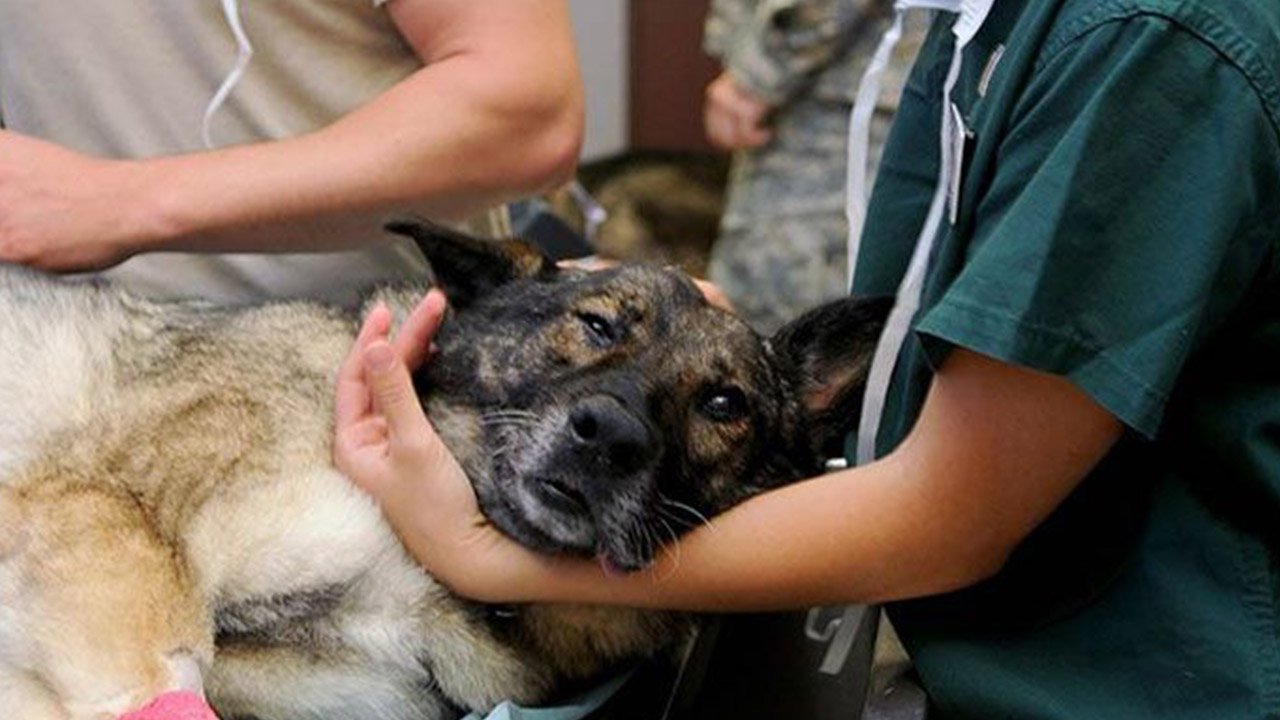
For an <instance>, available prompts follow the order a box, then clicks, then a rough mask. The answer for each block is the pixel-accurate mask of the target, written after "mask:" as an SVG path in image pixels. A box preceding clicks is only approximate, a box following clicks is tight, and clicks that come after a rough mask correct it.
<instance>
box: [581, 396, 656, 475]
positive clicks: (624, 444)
mask: <svg viewBox="0 0 1280 720" xmlns="http://www.w3.org/2000/svg"><path fill="white" fill-rule="evenodd" d="M569 430H570V432H571V433H572V435H573V441H574V444H575V446H576V448H577V449H578V450H579V451H581V452H584V453H587V454H588V457H589V458H590V459H591V460H592V461H594V462H600V463H602V464H605V465H606V467H603V468H601V469H602V470H615V471H619V470H620V471H623V472H630V471H632V470H636V469H638V468H639V467H640V466H641V465H643V464H644V463H645V461H646V460H647V459H648V457H649V455H650V454H651V451H652V449H653V433H652V432H651V431H650V430H649V427H648V425H646V424H645V423H644V421H643V420H641V419H640V418H638V417H636V415H635V414H634V413H632V412H631V411H630V410H628V409H627V408H626V407H624V406H623V404H622V403H621V402H619V401H618V400H617V399H616V398H614V397H612V396H610V395H593V396H591V397H588V398H584V399H582V400H579V401H578V402H577V404H575V405H574V406H573V410H571V411H570V412H569Z"/></svg>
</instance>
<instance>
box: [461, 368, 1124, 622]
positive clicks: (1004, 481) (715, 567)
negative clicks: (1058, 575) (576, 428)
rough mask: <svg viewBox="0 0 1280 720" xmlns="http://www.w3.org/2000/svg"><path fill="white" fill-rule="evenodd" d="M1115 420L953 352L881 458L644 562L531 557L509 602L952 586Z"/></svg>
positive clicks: (761, 602)
mask: <svg viewBox="0 0 1280 720" xmlns="http://www.w3.org/2000/svg"><path fill="white" fill-rule="evenodd" d="M1121 430H1122V426H1121V425H1120V423H1119V422H1118V421H1117V420H1116V419H1115V418H1114V417H1112V416H1111V415H1110V414H1109V413H1107V412H1106V411H1105V410H1104V409H1103V408H1101V407H1100V406H1098V405H1097V404H1096V403H1095V402H1094V401H1093V400H1092V399H1091V398H1089V396H1087V395H1085V394H1084V393H1082V392H1080V391H1079V390H1077V389H1076V388H1075V387H1073V386H1072V385H1071V384H1070V383H1069V382H1067V381H1065V380H1063V379H1062V378H1059V377H1055V376H1052V375H1045V374H1041V373H1036V372H1033V371H1029V370H1026V369H1022V368H1016V367H1014V366H1010V365H1005V364H1003V363H1000V362H997V361H994V360H991V359H989V358H983V357H981V356H978V355H975V354H973V353H969V352H967V351H956V352H955V353H953V355H952V356H951V357H950V358H949V359H948V361H947V363H946V364H945V365H944V366H943V369H942V370H941V371H940V372H939V374H938V375H937V376H936V377H935V380H934V384H933V386H932V388H931V390H930V393H929V397H928V399H927V401H926V402H925V408H924V410H923V412H922V414H921V416H920V419H919V420H918V421H917V423H916V426H915V428H914V429H913V430H912V433H911V435H910V436H908V438H907V439H906V440H905V441H904V442H903V443H902V445H900V446H899V447H898V449H896V450H895V451H894V452H893V453H892V454H891V455H889V456H888V457H886V458H885V459H883V460H880V461H879V462H875V463H872V464H869V465H867V466H865V467H859V468H854V469H851V470H844V471H841V472H839V473H833V474H830V475H826V476H823V477H819V478H815V479H812V480H807V481H804V482H800V483H797V484H795V485H791V486H787V487H784V488H781V489H778V490H774V491H770V492H768V493H765V494H763V495H760V496H758V497H756V498H754V499H752V500H749V501H747V502H745V503H743V504H741V505H739V506H737V507H735V508H733V509H730V510H729V511H727V512H725V513H724V514H722V515H720V516H718V517H716V518H713V519H712V521H711V523H710V525H709V526H707V527H703V528H699V529H697V530H695V531H693V532H691V533H689V534H688V535H687V536H686V537H685V538H683V539H682V540H681V541H680V542H679V543H678V544H677V545H676V546H674V547H671V548H668V549H667V550H666V551H665V554H663V555H662V556H661V557H660V558H659V560H658V562H657V564H656V565H655V567H654V568H653V570H652V571H651V572H642V573H636V574H634V575H631V576H627V577H623V578H618V577H609V576H606V575H605V574H604V572H603V571H602V570H600V569H598V568H597V567H595V566H594V565H593V564H590V563H587V562H584V561H568V560H555V561H546V562H542V563H540V564H530V567H532V569H531V570H530V571H529V573H528V576H527V577H520V578H518V580H519V581H520V583H519V585H520V590H522V591H523V592H522V593H521V594H522V595H523V597H521V598H520V599H526V600H533V601H577V602H600V603H610V604H625V605H639V606H646V607H661V608H677V609H680V608H683V609H696V610H761V609H771V608H786V607H804V606H809V605H822V604H839V603H849V602H868V601H881V600H891V599H899V598H907V597H916V596H922V595H929V594H934V593H939V592H945V591H948V590H954V589H958V588H961V587H964V586H967V585H970V584H972V583H975V582H978V581H979V580H982V579H983V578H986V577H988V576H990V575H991V574H993V573H995V572H997V571H998V570H999V568H1000V567H1001V566H1002V565H1003V563H1004V561H1005V559H1006V558H1007V557H1008V555H1009V553H1010V552H1012V551H1013V549H1014V548H1015V547H1016V546H1017V544H1018V543H1019V542H1021V541H1022V539H1023V538H1025V537H1026V536H1027V534H1028V533H1030V532H1031V531H1032V529H1033V528H1034V527H1035V526H1036V525H1038V524H1039V523H1040V522H1041V521H1042V520H1043V519H1044V518H1045V517H1047V516H1048V514H1049V513H1050V512H1052V510H1053V508H1055V507H1056V506H1057V505H1058V503H1060V502H1061V501H1062V500H1063V499H1064V498H1065V497H1066V496H1067V495H1068V494H1069V493H1070V492H1071V490H1072V489H1073V488H1074V487H1075V486H1076V485H1077V484H1078V483H1079V482H1080V480H1081V478H1083V477H1084V476H1085V475H1086V474H1087V473H1088V471H1089V470H1090V468H1092V467H1093V465H1094V464H1095V463H1096V462H1097V461H1098V460H1099V459H1100V458H1102V457H1103V456H1104V455H1105V453H1106V452H1107V450H1108V449H1109V448H1110V447H1111V446H1112V444H1113V443H1114V442H1115V441H1116V439H1117V438H1118V437H1119V436H1120V433H1121ZM516 567H520V565H518V564H517V565H516ZM477 590H479V591H481V592H483V591H484V590H486V588H477ZM463 592H464V593H465V592H467V589H466V588H463Z"/></svg>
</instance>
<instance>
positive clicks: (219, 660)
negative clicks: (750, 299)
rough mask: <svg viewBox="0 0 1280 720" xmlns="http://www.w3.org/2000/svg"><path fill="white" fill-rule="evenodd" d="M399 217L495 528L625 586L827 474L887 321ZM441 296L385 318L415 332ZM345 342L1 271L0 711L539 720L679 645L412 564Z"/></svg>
mask: <svg viewBox="0 0 1280 720" xmlns="http://www.w3.org/2000/svg"><path fill="white" fill-rule="evenodd" d="M389 229H390V230H392V231H394V232H397V233H400V234H405V235H408V236H410V237H413V238H414V239H415V240H416V241H417V243H418V245H419V247H420V248H421V249H422V251H423V252H424V254H425V255H426V257H427V259H428V261H429V263H430V265H431V267H432V269H433V274H434V282H435V283H436V284H437V285H438V286H440V287H442V288H443V289H444V290H445V292H446V294H447V296H448V297H449V298H450V303H451V307H450V310H449V315H448V317H447V318H446V321H445V323H444V325H443V327H442V328H441V330H440V332H439V334H438V335H437V338H436V343H437V344H438V346H439V350H440V352H439V353H438V355H437V356H436V357H435V358H434V359H433V360H432V361H431V362H430V363H428V364H427V365H426V367H425V368H424V369H423V370H421V371H419V372H418V375H417V376H416V377H415V381H416V382H418V384H419V387H420V388H422V389H423V391H422V400H423V403H424V406H425V407H426V408H427V410H428V412H429V415H430V417H431V418H432V420H433V422H434V423H435V426H436V427H437V429H438V431H439V433H440V435H441V437H442V438H443V439H444V441H445V443H446V444H447V445H448V447H449V448H450V449H451V451H452V452H453V453H454V454H455V455H456V456H457V457H458V459H459V461H460V462H461V464H462V466H463V468H464V469H465V470H466V473H467V475H468V477H469V478H470V480H471V482H472V484H473V486H474V488H475V491H476V495H477V498H478V500H479V503H480V506H481V509H482V511H483V512H484V513H485V515H486V516H487V517H488V518H489V520H490V521H491V522H492V523H493V524H494V525H495V526H496V527H497V528H499V529H500V530H501V531H503V532H504V533H506V534H508V535H510V536H511V537H512V538H514V539H515V540H517V541H519V542H521V543H524V544H525V545H527V546H529V547H531V548H534V549H536V550H539V551H543V552H548V553H561V554H569V555H578V556H583V557H593V558H596V559H597V560H598V561H599V562H602V563H604V564H605V565H607V566H608V567H610V568H613V569H616V570H621V571H636V570H639V569H641V568H644V567H646V566H648V565H649V564H650V563H651V561H652V560H653V558H654V555H655V552H656V551H657V549H658V547H659V546H660V545H661V542H662V541H663V540H667V541H669V540H671V539H673V538H674V537H675V536H677V535H679V534H680V533H682V532H684V531H686V530H688V529H690V528H692V527H695V526H697V525H699V524H701V523H703V522H705V520H706V518H707V517H708V516H711V515H713V514H715V513H717V512H720V511H722V510H724V509H726V508H728V507H730V506H732V505H734V504H735V503H738V502H741V501H742V500H743V499H745V498H747V497H750V496H752V495H753V494H756V493H759V492H762V491H764V490H766V489H768V488H771V487H775V486H778V485H780V484H783V483H786V482H790V481H792V480H795V479H797V478H801V477H807V476H811V475H813V474H816V473H819V472H820V471H821V468H822V459H823V456H824V455H823V454H824V452H826V451H827V450H829V447H830V446H831V445H832V443H835V442H838V438H839V437H840V436H841V435H842V434H843V432H844V430H845V427H844V426H845V423H844V419H845V418H848V417H852V416H853V412H852V408H853V407H854V406H855V405H856V403H857V399H858V397H859V395H860V393H861V385H862V381H863V377H864V375H865V372H866V369H867V365H868V364H869V361H870V356H871V354H872V350H873V347H874V344H875V338H876V336H877V333H878V330H879V326H880V322H881V320H882V318H883V315H884V308H883V307H882V306H880V305H878V304H877V305H868V304H863V303H858V302H855V301H845V302H841V303H837V304H833V305H831V306H827V307H824V308H819V309H818V310H815V311H813V312H811V313H810V314H808V315H806V316H804V317H803V318H800V319H798V320H797V321H795V322H794V323H792V324H791V325H789V326H788V327H787V328H785V329H784V330H782V331H781V332H779V333H778V334H777V335H776V336H774V337H772V338H770V339H767V340H766V339H762V338H760V337H758V336H757V335H755V334H754V333H753V332H752V331H751V330H750V329H748V328H747V326H746V325H745V324H743V323H742V322H740V321H738V320H737V319H736V318H734V317H733V316H732V315H731V314H729V313H726V312H724V311H722V310H720V309H717V308H714V307H712V306H711V305H709V304H708V303H707V302H706V301H705V299H704V298H703V296H702V295H701V294H700V293H699V291H698V290H697V288H696V287H695V286H694V285H693V284H692V283H691V282H690V281H689V280H688V279H687V277H685V276H684V275H682V274H680V273H678V272H675V271H672V270H664V269H658V268H653V267H643V266H619V267H616V268H613V269H609V270H603V271H598V272H587V271H583V270H574V269H566V268H561V267H558V266H557V265H556V264H554V263H552V262H551V261H550V260H548V259H547V258H546V257H544V256H543V255H541V254H540V253H539V252H537V251H536V250H535V249H534V248H532V247H531V246H529V245H527V244H524V243H521V242H518V241H510V242H501V243H499V242H493V241H484V240H478V239H475V238H471V237H467V236H465V235H461V234H458V233H455V232H452V231H449V230H445V229H441V228H438V227H433V226H429V225H424V224H419V223H396V224H392V225H390V226H389ZM424 290H425V288H424V287H422V286H419V287H394V288H382V289H379V290H376V291H375V292H373V293H372V295H371V296H370V302H371V303H372V302H375V301H381V302H386V303H388V304H389V305H390V306H391V307H392V308H393V309H394V310H395V311H397V312H398V313H400V317H403V313H405V312H407V310H408V309H409V308H411V307H412V306H413V305H414V303H415V302H416V301H417V299H418V298H419V297H420V296H421V294H422V293H423V292H424ZM358 324H359V318H358V316H357V314H356V313H354V312H349V311H343V310H339V309H335V308H331V307H324V306H322V305H319V304H315V303H308V302H279V303H272V304H266V305H262V306H257V307H250V308H237V309H227V308H219V307H213V306H209V305H205V304H199V303H169V304H157V303H152V302H149V301H145V300H142V299H139V298H136V297H133V296H130V295H129V294H127V293H125V292H123V291H121V290H119V289H118V288H115V287H113V286H111V285H109V284H90V283H64V282H59V281H55V280H53V279H50V278H49V277H46V276H43V275H40V274H37V273H34V272H32V271H28V270H23V269H18V268H13V267H4V268H0V413H2V415H0V717H5V718H22V719H23V720H53V719H55V718H57V719H68V720H89V719H93V720H98V719H99V718H114V717H117V716H118V715H120V714H123V713H125V712H127V711H129V710H131V709H133V708H137V707H139V706H141V705H143V704H145V703H146V702H148V701H149V700H150V699H151V698H154V697H156V696H158V695H159V694H161V693H163V692H167V691H171V690H175V689H189V690H193V691H197V692H204V693H206V695H207V697H208V699H209V701H210V702H211V704H212V705H213V707H214V708H215V709H216V710H217V711H218V713H219V714H220V716H221V717H223V718H226V719H234V718H257V719H259V720H311V719H317V720H318V719H320V718H325V719H337V718H342V719H348V718H355V719H360V718H378V719H379V720H400V719H405V720H408V719H409V718H413V719H415V720H423V719H428V720H435V719H442V718H449V717H454V716H456V715H458V714H461V713H463V712H465V711H485V710H486V709H488V708H491V707H492V706H494V705H495V704H496V703H498V702H500V701H502V700H505V699H514V700H516V701H519V702H522V703H538V702H543V701H546V700H547V699H548V698H550V697H554V696H555V693H556V692H557V691H558V690H559V689H562V688H564V687H565V686H566V684H569V683H572V682H574V681H575V680H582V679H586V678H590V677H592V676H594V675H596V674H599V673H601V672H603V671H605V670H607V669H609V668H612V667H615V666H618V665H619V664H620V663H624V662H627V661H631V660H634V659H636V658H642V657H646V656H651V655H653V654H655V653H658V652H661V651H662V650H663V648H667V647H670V646H671V645H672V643H675V642H678V641H679V640H680V639H681V638H683V637H686V636H687V633H688V632H689V629H690V627H691V625H690V623H691V620H690V618H689V617H688V616H686V615H682V614H678V613H665V612H652V611H643V610H633V609H624V608H599V607H586V606H567V605H531V606H525V607H518V608H509V609H504V611H502V612H496V611H495V610H496V609H495V608H487V607H484V606H482V605H479V604H477V603H474V602H470V601H467V600H464V599H461V598H459V597H456V596H454V595H452V594H450V593H449V591H448V590H447V589H446V588H444V587H443V586H441V585H440V584H438V583H436V582H435V581H433V580H432V578H430V577H429V576H428V575H427V574H426V573H424V572H423V571H422V569H421V568H419V567H418V566H417V565H415V564H414V563H413V562H412V560H411V559H410V558H409V557H408V555H407V554H406V552H405V551H404V549H403V547H402V546H401V545H400V543H399V541H398V540H397V539H396V537H395V536H394V535H393V534H392V532H391V531H390V529H389V528H388V527H387V525H386V524H385V523H384V521H383V520H382V518H381V516H380V514H379V512H378V509H377V507H376V506H375V504H374V503H373V502H372V501H371V500H370V499H369V498H368V497H367V496H366V495H364V494H363V493H361V492H360V491H359V490H358V489H357V488H355V487H354V486H353V485H352V484H351V483H350V482H349V481H348V480H347V479H346V478H345V477H343V476H342V475H341V474H339V473H338V472H337V470H335V469H334V468H333V466H332V464H331V459H330V452H331V435H332V432H333V427H332V421H331V412H332V407H331V402H332V400H331V395H332V383H333V381H334V375H335V372H336V368H337V367H338V365H339V363H340V361H341V360H342V358H343V357H344V355H345V354H346V352H347V351H348V350H349V348H350V347H351V344H352V341H353V338H354V335H355V332H356V330H357V328H358Z"/></svg>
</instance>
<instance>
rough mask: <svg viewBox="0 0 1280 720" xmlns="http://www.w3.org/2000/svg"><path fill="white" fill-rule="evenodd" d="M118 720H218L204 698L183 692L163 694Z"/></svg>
mask: <svg viewBox="0 0 1280 720" xmlns="http://www.w3.org/2000/svg"><path fill="white" fill-rule="evenodd" d="M120 720H218V716H217V715H214V714H213V709H212V708H210V707H209V705H208V703H206V702H205V701H204V698H202V697H200V696H199V695H197V694H195V693H193V692H190V691H187V690H183V691H180V692H170V693H165V694H164V695H161V696H160V697H158V698H156V699H155V700H152V701H151V702H150V703H149V704H148V705H147V706H146V707H144V708H142V709H141V710H134V711H133V712H131V713H129V714H128V715H123V716H121V717H120Z"/></svg>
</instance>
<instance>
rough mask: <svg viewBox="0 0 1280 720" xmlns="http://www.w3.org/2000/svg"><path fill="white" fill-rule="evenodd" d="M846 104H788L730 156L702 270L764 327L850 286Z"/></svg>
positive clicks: (741, 310)
mask: <svg viewBox="0 0 1280 720" xmlns="http://www.w3.org/2000/svg"><path fill="white" fill-rule="evenodd" d="M849 109H850V108H849V104H848V103H843V102H826V101H805V102H799V103H796V104H793V105H791V106H788V107H786V108H785V111H784V112H779V113H778V114H777V117H776V124H775V126H774V138H773V140H772V141H771V142H770V143H769V144H768V145H766V146H764V147H762V148H760V149H758V150H753V151H746V152H739V153H737V154H736V155H735V156H734V162H733V169H732V171H731V173H730V177H729V197H728V202H727V206H726V208H725V214H724V217H723V218H722V220H721V223H720V236H719V237H718V238H717V240H716V244H715V246H714V247H713V248H712V251H711V263H710V268H709V276H710V278H711V280H712V281H714V282H715V283H716V284H718V285H720V287H721V288H722V289H724V291H725V293H726V294H727V295H728V296H729V299H730V300H731V301H732V302H733V304H734V306H735V307H736V308H737V309H738V312H739V314H740V315H742V317H743V318H744V319H746V320H747V322H749V323H751V325H752V326H753V327H755V328H756V329H758V330H760V331H761V332H770V331H772V330H773V329H775V328H777V327H778V326H779V325H781V324H782V323H784V322H786V321H787V320H790V319H791V318H793V317H795V316H796V315H798V314H800V313H801V312H803V311H805V310H807V309H809V308H811V307H813V306H814V305H818V304H820V303H822V302H824V301H827V300H832V299H834V298H837V297H840V296H842V295H844V294H845V293H846V292H847V290H848V288H847V287H846V281H845V272H846V268H845V266H846V262H845V254H846V251H845V245H846V242H847V238H846V235H847V232H848V231H847V229H846V228H847V225H846V221H845V215H844V212H845V211H844V204H845V203H844V201H845V168H846V165H847V159H846V157H847V154H848V150H847V148H848V141H849V140H848V133H849Z"/></svg>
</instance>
